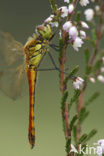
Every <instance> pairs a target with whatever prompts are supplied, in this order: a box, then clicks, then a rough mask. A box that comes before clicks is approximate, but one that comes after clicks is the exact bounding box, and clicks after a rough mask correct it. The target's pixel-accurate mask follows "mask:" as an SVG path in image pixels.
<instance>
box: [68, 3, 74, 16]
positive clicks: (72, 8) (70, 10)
mask: <svg viewBox="0 0 104 156" xmlns="http://www.w3.org/2000/svg"><path fill="white" fill-rule="evenodd" d="M73 10H74V5H73V4H70V5H69V7H68V13H69V14H71V13H72V12H73Z"/></svg>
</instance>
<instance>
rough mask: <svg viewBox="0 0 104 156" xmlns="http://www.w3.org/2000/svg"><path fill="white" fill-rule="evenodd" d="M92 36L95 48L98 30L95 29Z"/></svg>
mask: <svg viewBox="0 0 104 156" xmlns="http://www.w3.org/2000/svg"><path fill="white" fill-rule="evenodd" d="M91 36H92V44H93V46H95V44H96V39H97V35H96V30H95V29H92V30H91Z"/></svg>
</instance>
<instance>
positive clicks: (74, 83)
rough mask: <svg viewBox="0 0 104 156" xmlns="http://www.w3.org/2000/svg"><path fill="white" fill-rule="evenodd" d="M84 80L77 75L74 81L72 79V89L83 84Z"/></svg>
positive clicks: (78, 87)
mask: <svg viewBox="0 0 104 156" xmlns="http://www.w3.org/2000/svg"><path fill="white" fill-rule="evenodd" d="M83 82H84V80H83V79H82V78H81V77H77V78H76V80H75V81H73V86H74V89H75V90H77V89H80V87H82V86H83Z"/></svg>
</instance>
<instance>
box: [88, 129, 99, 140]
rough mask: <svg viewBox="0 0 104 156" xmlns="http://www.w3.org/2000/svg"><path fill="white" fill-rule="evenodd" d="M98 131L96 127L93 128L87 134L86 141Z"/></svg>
mask: <svg viewBox="0 0 104 156" xmlns="http://www.w3.org/2000/svg"><path fill="white" fill-rule="evenodd" d="M96 133H97V130H96V129H93V130H92V131H91V132H90V133H89V134H88V136H87V138H86V141H89V140H90V139H91V138H92V137H93V136H94V135H95V134H96Z"/></svg>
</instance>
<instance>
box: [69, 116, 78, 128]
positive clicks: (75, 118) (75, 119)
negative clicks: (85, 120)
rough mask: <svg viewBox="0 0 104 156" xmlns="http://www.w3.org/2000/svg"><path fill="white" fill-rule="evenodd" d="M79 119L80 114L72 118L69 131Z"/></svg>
mask: <svg viewBox="0 0 104 156" xmlns="http://www.w3.org/2000/svg"><path fill="white" fill-rule="evenodd" d="M77 119H78V115H75V116H74V117H73V118H72V120H71V122H70V125H69V131H71V130H72V129H73V127H74V124H75V122H76V121H77Z"/></svg>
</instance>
